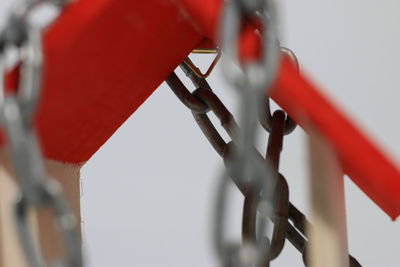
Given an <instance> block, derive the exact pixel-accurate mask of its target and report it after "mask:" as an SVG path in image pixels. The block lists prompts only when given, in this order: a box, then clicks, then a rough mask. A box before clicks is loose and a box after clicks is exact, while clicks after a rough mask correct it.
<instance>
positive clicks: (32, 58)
mask: <svg viewBox="0 0 400 267" xmlns="http://www.w3.org/2000/svg"><path fill="white" fill-rule="evenodd" d="M42 3H49V4H53V5H55V6H56V7H58V8H60V9H61V8H63V7H64V6H65V5H66V4H67V3H68V1H67V0H56V1H50V0H49V1H44V0H36V1H34V0H26V1H21V2H20V3H18V5H17V6H15V8H14V9H13V10H12V12H11V15H10V17H9V20H8V23H7V25H6V28H5V29H4V30H3V31H2V32H1V35H0V63H1V68H2V75H0V77H1V79H2V80H1V85H0V86H1V88H0V122H1V124H2V126H3V128H4V131H5V135H6V140H7V142H8V150H9V153H10V157H11V162H12V167H13V169H14V171H15V175H16V176H17V178H18V182H19V187H20V195H19V197H18V200H17V202H16V204H15V216H16V224H17V231H18V235H19V238H20V241H21V244H22V248H23V250H24V252H25V254H26V258H27V261H28V264H29V265H30V266H32V267H42V266H46V267H47V266H69V267H81V266H82V255H81V245H80V238H79V235H78V232H77V221H76V219H75V216H74V215H73V213H72V212H71V211H70V208H69V205H68V203H67V201H66V199H65V197H64V194H63V191H62V188H61V186H60V185H59V184H58V183H57V182H56V181H55V180H54V179H52V178H51V177H49V175H48V174H47V173H46V170H45V166H44V160H43V158H42V154H41V150H40V144H39V141H38V139H37V137H36V133H35V127H34V115H35V111H36V106H37V103H38V99H39V96H40V89H41V76H42V75H41V72H42V65H43V58H42V43H41V42H42V35H41V30H40V29H39V28H37V27H35V26H34V25H33V23H31V22H30V21H29V15H30V14H31V12H32V11H34V10H35V8H36V7H37V6H39V5H40V4H42ZM12 50H14V51H15V50H16V51H17V52H18V56H19V60H20V62H21V65H20V68H19V81H18V86H17V87H18V88H15V89H16V90H13V92H10V93H7V94H5V88H4V75H5V72H6V60H7V56H8V55H9V54H8V53H10V51H12ZM39 208H49V209H51V210H52V212H53V213H54V217H55V225H56V226H57V227H58V230H59V232H60V236H61V238H62V240H63V242H64V247H65V250H66V255H65V258H60V259H58V260H57V261H56V262H51V263H45V262H44V260H43V258H42V255H41V253H40V251H39V249H38V248H37V247H36V245H35V242H34V240H33V236H32V233H31V231H30V229H29V225H28V221H27V213H28V211H29V210H30V209H39Z"/></svg>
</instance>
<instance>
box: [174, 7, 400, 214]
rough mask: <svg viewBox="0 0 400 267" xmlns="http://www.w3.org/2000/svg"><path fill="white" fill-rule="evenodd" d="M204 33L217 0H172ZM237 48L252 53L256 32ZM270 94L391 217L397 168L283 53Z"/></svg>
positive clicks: (399, 209)
mask: <svg viewBox="0 0 400 267" xmlns="http://www.w3.org/2000/svg"><path fill="white" fill-rule="evenodd" d="M178 2H179V5H180V6H181V7H183V8H184V9H185V10H186V11H187V12H188V14H190V18H191V19H192V20H193V21H195V22H196V25H197V26H198V27H199V28H200V29H201V30H202V31H203V32H204V34H205V35H206V36H207V37H209V38H210V39H213V40H215V41H216V40H217V38H218V34H217V29H218V28H217V27H218V24H219V18H220V12H221V5H222V3H223V1H222V0H178ZM241 41H242V42H241V44H242V48H243V49H242V50H244V51H242V54H245V55H247V56H249V55H250V56H254V55H255V54H256V53H257V49H258V45H257V43H258V40H257V37H256V35H254V34H248V32H246V34H245V35H243V36H242V40H241ZM271 97H272V98H273V99H274V100H275V101H276V102H277V103H278V104H279V105H280V106H281V107H282V108H284V109H285V110H286V111H287V112H288V113H289V114H290V116H291V117H293V118H294V119H295V120H296V121H297V122H298V123H299V124H300V125H301V126H302V127H303V128H306V129H307V125H312V127H316V128H317V129H318V131H319V132H320V133H321V134H323V135H324V136H325V138H327V140H329V142H330V143H331V145H332V146H333V147H334V149H335V151H336V152H337V155H338V157H339V159H340V161H341V164H342V166H343V168H344V171H345V173H346V174H348V175H349V177H350V178H351V179H352V180H353V181H354V183H356V184H357V185H358V186H359V187H360V188H361V190H362V191H363V192H364V193H365V194H366V195H368V196H369V197H370V198H371V199H372V200H373V201H374V202H375V203H376V204H377V205H378V206H379V207H381V208H382V209H383V210H384V211H385V212H386V213H387V214H388V215H389V216H390V217H391V218H392V219H395V218H396V217H397V216H398V215H399V214H400V172H399V170H398V168H397V166H395V164H394V163H392V162H391V161H390V160H389V159H388V158H387V157H386V156H385V155H384V154H383V153H382V152H381V151H380V150H379V149H378V148H377V147H376V146H375V145H374V144H373V143H372V142H371V141H369V140H368V139H367V138H366V137H365V136H364V135H363V134H362V133H361V131H360V130H358V129H357V128H356V127H355V126H354V124H353V123H351V122H350V120H349V119H348V118H347V117H346V116H345V115H344V114H343V113H342V112H341V111H339V110H338V109H337V108H335V107H334V105H332V103H330V102H329V100H328V98H326V97H325V96H324V95H323V94H321V92H320V90H318V89H317V87H316V86H315V85H313V84H312V83H310V82H309V81H308V80H307V79H306V78H305V77H304V76H302V75H299V74H298V73H297V70H296V69H295V66H293V64H292V63H291V62H290V60H289V59H288V58H284V59H283V62H282V64H281V66H280V72H279V77H278V79H277V82H276V86H275V88H274V89H273V91H272V92H271Z"/></svg>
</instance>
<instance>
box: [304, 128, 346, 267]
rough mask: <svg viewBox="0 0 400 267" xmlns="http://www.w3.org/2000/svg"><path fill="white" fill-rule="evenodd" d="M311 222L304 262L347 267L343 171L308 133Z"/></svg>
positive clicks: (324, 144) (325, 146) (320, 141)
mask: <svg viewBox="0 0 400 267" xmlns="http://www.w3.org/2000/svg"><path fill="white" fill-rule="evenodd" d="M310 133H311V134H310V137H309V140H308V143H309V159H310V160H309V162H310V166H309V167H310V194H311V221H312V222H313V228H312V229H308V236H309V248H308V251H309V253H308V262H309V263H310V266H312V267H320V266H324V267H346V266H349V257H348V249H347V230H346V215H345V201H344V181H343V172H342V171H341V168H340V166H339V164H338V161H337V158H336V155H335V153H334V152H333V151H332V149H331V148H330V146H329V145H328V143H327V142H325V140H324V139H323V138H322V137H321V136H320V135H319V134H318V133H316V132H315V131H310Z"/></svg>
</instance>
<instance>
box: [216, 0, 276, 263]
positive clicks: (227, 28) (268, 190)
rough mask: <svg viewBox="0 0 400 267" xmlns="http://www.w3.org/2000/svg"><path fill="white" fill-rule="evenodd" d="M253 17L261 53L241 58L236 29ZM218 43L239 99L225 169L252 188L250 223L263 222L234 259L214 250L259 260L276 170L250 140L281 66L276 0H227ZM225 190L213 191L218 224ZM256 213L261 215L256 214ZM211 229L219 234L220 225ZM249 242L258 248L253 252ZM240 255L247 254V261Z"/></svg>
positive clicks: (262, 254) (228, 259) (263, 252)
mask: <svg viewBox="0 0 400 267" xmlns="http://www.w3.org/2000/svg"><path fill="white" fill-rule="evenodd" d="M251 21H255V22H256V23H259V24H260V26H261V29H260V39H261V46H260V47H261V51H260V57H259V58H258V59H256V60H252V61H250V62H246V63H242V61H241V60H240V58H239V35H240V33H241V32H242V31H241V30H242V26H243V25H245V24H246V23H250V22H251ZM221 49H222V51H223V53H224V57H223V59H222V70H223V72H224V74H225V77H226V78H227V80H228V82H230V83H231V84H232V85H233V86H234V87H236V88H237V89H238V94H239V97H240V102H241V104H240V118H239V125H240V126H241V127H240V128H238V131H237V132H236V134H235V135H236V136H235V138H234V139H236V140H237V142H236V144H237V146H236V147H235V151H234V153H233V157H232V158H231V160H230V162H229V163H228V168H227V169H228V174H229V175H230V176H231V177H241V180H242V181H240V183H244V182H246V183H247V186H246V188H247V191H248V192H251V196H253V197H252V198H248V200H249V201H251V202H252V203H254V204H252V205H251V206H253V207H254V208H252V210H253V212H252V213H253V214H254V216H253V217H254V220H253V221H254V222H252V224H253V225H254V227H256V226H255V225H259V224H260V223H257V221H260V222H261V224H262V225H263V227H261V228H259V229H257V231H256V228H254V234H250V235H244V236H243V245H242V246H238V247H239V248H240V249H237V251H236V252H235V254H236V255H234V258H235V259H236V261H232V260H231V259H232V257H226V255H225V254H224V253H221V249H219V250H217V252H218V254H219V255H220V257H221V259H222V264H223V266H254V265H255V266H261V265H262V262H263V261H264V260H265V258H266V255H268V254H267V253H269V251H266V249H265V248H266V247H267V246H265V243H264V242H262V241H263V240H264V238H263V236H264V234H265V233H264V232H265V225H266V220H265V218H267V217H271V216H272V214H273V207H272V206H271V205H270V204H269V203H271V202H272V201H271V200H272V189H273V188H275V185H276V182H277V180H278V173H277V172H274V171H273V169H272V168H271V166H270V164H269V162H267V164H266V163H265V162H264V161H262V160H259V158H258V157H257V153H256V152H255V150H254V146H255V140H256V136H257V135H256V133H257V124H258V121H257V115H258V114H260V113H261V112H260V111H261V110H263V109H264V106H265V102H264V100H265V94H266V91H267V89H268V88H270V87H271V85H272V83H273V82H274V80H275V77H276V73H277V69H278V67H279V56H280V46H279V42H278V37H277V30H276V11H275V6H274V3H273V2H272V1H271V0H269V1H265V0H251V1H246V0H231V1H227V2H226V3H225V7H224V12H223V15H222V21H221ZM227 176H228V175H223V177H224V178H223V180H224V181H225V180H227ZM226 185H227V183H226V182H223V183H221V186H220V187H221V188H223V187H226ZM249 185H250V186H249ZM224 191H225V189H219V190H218V191H217V192H218V201H217V207H218V209H217V212H216V225H217V226H218V225H220V224H221V222H220V221H221V220H222V219H221V218H222V215H220V214H223V208H224V207H223V206H221V204H219V203H220V202H221V196H220V195H221V194H222V196H223V195H224V194H223V193H224ZM246 197H247V195H246V196H245V198H246ZM257 211H258V212H257ZM257 213H259V215H260V216H257ZM261 215H262V216H261ZM262 217H264V219H262ZM257 218H260V220H258V219H257ZM217 230H218V228H217ZM215 235H216V236H217V237H218V236H219V233H218V231H216V233H215ZM248 244H251V245H252V246H253V248H256V249H253V252H251V250H250V249H249V248H250V247H249V246H248ZM243 255H245V256H243ZM249 258H253V260H251V261H248V259H249ZM241 259H246V261H244V260H241ZM233 263H235V264H233Z"/></svg>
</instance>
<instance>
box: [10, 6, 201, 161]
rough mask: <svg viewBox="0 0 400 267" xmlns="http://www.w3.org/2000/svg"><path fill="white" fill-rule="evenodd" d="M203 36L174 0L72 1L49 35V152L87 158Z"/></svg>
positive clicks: (44, 109)
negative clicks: (173, 2)
mask: <svg viewBox="0 0 400 267" xmlns="http://www.w3.org/2000/svg"><path fill="white" fill-rule="evenodd" d="M203 39H204V37H203V36H201V35H199V34H198V33H197V32H196V30H195V29H194V28H193V26H192V25H191V24H190V23H189V22H188V21H187V20H185V19H183V17H182V15H181V13H180V11H179V9H178V8H177V6H176V5H174V4H172V2H171V1H165V0H146V1H131V0H117V1H115V0H78V1H76V2H75V3H74V4H72V5H70V6H69V7H68V9H67V10H65V12H64V13H63V14H62V16H61V17H60V18H59V19H58V20H57V21H56V22H55V23H54V24H53V25H52V26H51V28H50V29H48V31H47V33H46V34H45V38H44V46H45V56H46V58H45V70H44V71H45V73H44V88H43V92H42V98H41V105H40V108H39V110H38V115H37V125H38V128H39V129H38V131H39V136H40V140H41V142H42V144H43V150H44V154H45V156H46V157H47V158H51V159H56V160H58V161H61V162H69V163H77V162H84V161H87V160H88V159H89V158H90V157H91V156H92V155H93V154H94V153H95V152H96V151H97V150H98V149H99V148H100V146H101V145H103V144H104V142H105V141H107V139H108V138H110V136H111V135H112V134H113V133H114V132H115V131H116V130H117V129H118V127H119V126H120V125H121V124H122V123H123V122H124V121H125V120H126V119H127V118H128V117H129V116H130V115H131V114H132V113H133V112H134V111H135V110H136V109H137V108H138V107H139V106H140V105H141V104H142V103H143V102H144V101H145V100H146V99H147V98H148V97H149V96H150V95H151V94H152V92H153V91H154V90H155V89H156V88H157V87H158V86H159V85H160V84H161V83H162V82H163V81H164V80H165V78H166V77H167V76H168V75H169V74H170V73H171V72H172V71H173V70H174V69H175V67H176V66H177V65H178V64H179V63H180V62H181V61H183V60H184V58H185V57H186V56H187V55H188V53H189V52H190V51H191V50H192V49H193V48H194V47H195V46H196V45H197V44H198V43H199V42H200V41H201V40H203ZM14 74H15V72H14ZM8 78H9V79H8V84H15V79H12V77H11V76H9V77H8ZM14 87H15V86H14Z"/></svg>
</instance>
